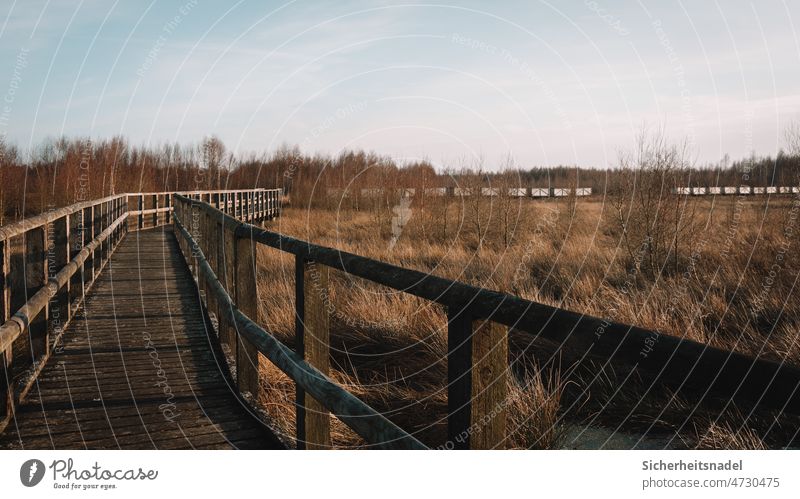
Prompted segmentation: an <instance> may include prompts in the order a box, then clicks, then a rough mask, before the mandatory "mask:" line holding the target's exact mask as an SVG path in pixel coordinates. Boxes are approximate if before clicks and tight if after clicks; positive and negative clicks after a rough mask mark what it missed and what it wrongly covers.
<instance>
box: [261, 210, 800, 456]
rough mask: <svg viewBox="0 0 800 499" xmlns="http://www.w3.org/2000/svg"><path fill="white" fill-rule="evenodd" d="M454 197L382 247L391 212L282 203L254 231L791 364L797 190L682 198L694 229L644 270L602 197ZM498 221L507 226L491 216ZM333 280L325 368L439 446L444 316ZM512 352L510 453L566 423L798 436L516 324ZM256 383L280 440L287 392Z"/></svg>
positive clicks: (284, 334)
mask: <svg viewBox="0 0 800 499" xmlns="http://www.w3.org/2000/svg"><path fill="white" fill-rule="evenodd" d="M469 202H470V201H469V200H467V201H465V202H464V203H460V202H457V201H454V202H451V203H449V204H447V205H445V204H444V203H442V201H440V200H435V201H431V200H428V202H427V205H426V206H424V207H423V206H420V205H419V204H420V203H419V202H417V201H415V203H416V204H414V205H412V213H411V218H410V221H409V222H408V224H407V225H405V226H404V227H403V228H402V233H401V234H399V237H398V238H397V240H396V244H395V245H394V246H393V247H391V240H392V214H393V213H394V212H393V211H392V207H387V209H386V210H385V211H381V212H376V211H374V210H372V211H360V212H357V211H338V212H337V211H328V210H300V209H296V208H295V209H287V210H286V211H285V212H284V213H283V216H282V217H280V218H279V219H277V220H276V221H274V222H272V223H271V224H270V227H269V228H270V229H271V230H275V231H277V232H281V233H284V234H288V235H292V236H295V237H298V238H300V239H304V240H308V241H311V242H314V243H317V244H322V245H325V246H331V247H335V248H339V249H342V250H345V251H349V252H352V253H356V254H360V255H364V256H368V257H372V258H376V259H379V260H383V261H387V262H390V263H394V264H397V265H401V266H404V267H408V268H414V269H418V270H422V271H427V272H432V273H435V274H437V275H439V276H443V277H447V278H450V279H455V280H459V281H463V282H467V283H470V284H473V285H477V286H482V287H486V288H491V289H496V290H500V291H504V292H508V293H511V294H515V295H518V296H521V297H523V298H526V299H529V300H533V301H537V302H541V303H545V304H548V305H553V306H557V307H561V308H566V309H570V310H575V311H579V312H583V313H586V314H590V315H594V316H599V317H604V318H607V319H610V320H613V321H617V322H622V323H628V324H635V325H638V326H642V327H646V328H650V329H657V330H660V331H662V332H665V333H668V334H674V335H678V336H683V337H686V338H689V339H692V340H695V341H699V342H701V343H707V344H709V345H713V346H716V347H720V348H725V349H731V350H737V351H740V352H743V353H746V354H749V355H755V356H760V357H764V358H768V359H772V360H779V361H780V360H787V361H789V362H791V363H795V364H800V344H799V343H800V342H798V331H799V330H800V300H797V299H796V293H795V292H794V290H793V287H794V281H795V279H796V276H797V275H798V273H800V262H798V258H797V255H798V251H797V245H798V240H797V234H798V230H799V229H800V227H798V220H797V214H798V212H797V207H798V205H799V204H798V203H800V201H798V200H797V199H787V198H784V199H778V200H776V199H774V198H773V199H772V200H770V201H769V203H766V202H765V201H764V200H757V199H755V198H751V199H741V198H724V199H717V200H716V201H713V202H712V201H711V200H710V199H698V200H692V201H691V203H692V209H691V216H693V217H695V218H696V220H694V222H695V225H696V226H697V227H698V229H697V230H696V232H694V233H693V234H691V236H690V237H687V238H686V239H685V240H681V241H680V245H681V247H682V248H686V249H685V250H684V251H683V252H682V253H681V254H680V255H679V258H678V261H677V262H676V261H675V259H674V258H671V257H670V258H668V259H667V260H666V261H665V262H664V263H663V268H662V269H660V271H659V272H656V273H652V274H646V273H644V272H640V271H638V270H637V268H636V266H635V260H631V258H630V255H629V254H628V253H627V252H626V251H624V250H623V248H622V246H621V244H620V240H621V236H620V232H619V230H618V228H616V227H615V226H614V224H613V221H611V220H610V219H609V218H610V216H609V207H608V205H607V204H606V203H604V202H603V200H602V199H600V198H592V199H587V200H579V201H578V202H577V203H574V202H571V201H570V200H547V201H532V200H522V201H519V202H518V201H513V202H512V203H510V204H507V205H501V204H500V203H499V202H498V203H494V202H492V200H489V201H482V202H484V203H486V204H485V205H484V206H481V207H480V210H475V209H472V208H475V207H471V206H469ZM476 213H479V215H475V214H476ZM687 213H689V211H687ZM509 215H510V219H511V220H512V221H513V223H511V224H504V223H501V222H500V220H502V219H503V218H505V219H509ZM478 218H480V219H478ZM260 251H261V253H260V264H261V267H260V272H261V273H260V276H259V279H260V282H261V289H262V290H263V292H262V296H261V302H260V304H261V310H260V314H261V317H260V319H261V321H262V323H263V324H265V325H266V326H267V328H268V329H269V330H270V331H272V332H273V333H275V334H276V335H277V336H278V337H279V338H280V339H281V340H282V341H285V342H286V343H287V344H290V345H291V344H292V342H293V336H294V316H293V305H294V304H293V301H294V300H293V293H294V271H293V259H292V257H291V256H290V255H285V254H282V253H280V252H278V251H276V250H272V249H269V248H262V249H261V250H260ZM331 277H332V283H333V285H332V286H331V287H332V291H331V301H332V303H333V305H334V312H333V316H332V320H331V352H332V366H333V372H332V377H333V378H334V379H335V380H336V381H338V382H340V383H342V384H343V385H345V386H346V387H347V388H348V389H349V390H351V391H353V392H354V393H355V394H356V395H358V396H359V397H360V398H362V399H363V400H364V401H365V402H366V403H368V404H370V405H371V406H373V407H375V408H376V409H377V410H379V411H381V412H383V413H386V414H387V417H389V418H390V419H392V420H393V421H394V422H396V423H397V424H399V425H400V426H401V427H402V428H404V429H406V430H407V431H411V432H415V434H416V435H417V436H418V437H419V438H420V439H421V440H423V441H424V442H425V443H427V444H429V445H431V446H438V445H441V444H442V443H443V441H444V439H445V438H446V437H445V435H446V421H445V418H446V389H445V385H446V378H447V375H446V361H445V353H446V319H445V316H444V314H443V311H442V310H441V309H440V308H439V307H437V306H435V305H431V304H430V303H427V302H424V301H422V300H419V299H417V298H415V297H412V296H409V295H405V294H402V293H398V292H394V291H392V290H388V289H384V288H380V287H379V286H376V285H373V284H371V283H368V282H364V281H362V280H360V279H356V278H352V277H350V276H347V275H343V274H341V273H339V272H332V276H331ZM510 350H511V369H512V371H513V372H514V377H513V378H514V380H513V381H512V382H511V384H510V394H511V395H510V401H511V403H510V405H509V410H508V422H507V424H508V427H509V429H510V430H511V432H510V436H509V442H508V446H509V447H516V448H554V447H558V446H559V445H560V436H561V435H562V433H563V428H564V425H565V424H566V423H567V422H570V423H576V422H577V423H578V424H592V425H603V426H606V427H610V428H612V429H619V430H620V431H628V432H632V433H636V434H643V433H652V434H656V433H662V434H663V433H668V434H670V433H671V434H676V435H677V436H676V438H675V439H674V442H675V444H676V445H679V446H683V445H686V446H700V447H713V446H723V447H724V446H726V445H730V446H736V447H740V446H743V447H748V448H758V447H760V446H782V445H787V444H788V443H789V442H791V441H792V439H794V438H795V435H794V434H793V433H794V430H792V428H793V427H794V428H795V429H796V428H797V421H795V420H789V421H787V420H785V419H784V418H783V417H782V416H780V415H770V414H766V415H765V414H763V413H760V412H759V413H758V414H756V413H753V414H750V413H749V411H747V414H748V418H745V420H746V421H747V425H745V426H744V427H745V428H748V429H747V430H741V431H735V430H732V429H731V428H739V427H740V426H742V425H741V424H738V423H736V421H738V422H739V423H741V421H740V419H741V417H740V415H739V413H738V412H737V414H736V415H734V414H733V412H732V409H730V408H728V407H724V406H723V407H714V406H709V407H706V406H704V407H695V406H694V405H693V404H690V403H688V402H687V401H685V400H681V399H680V398H678V397H672V396H671V394H669V393H667V392H665V390H663V389H661V390H656V389H653V390H648V388H649V387H646V386H639V385H638V384H637V381H636V379H634V377H631V378H628V375H629V374H630V372H629V371H627V370H626V369H625V368H623V367H613V368H612V367H610V366H603V365H601V364H600V363H598V362H596V361H591V360H584V361H580V359H579V358H577V357H576V356H574V355H571V354H570V352H569V351H567V350H565V349H559V348H558V346H557V345H549V344H547V342H544V341H538V340H537V341H534V338H533V337H532V336H531V335H528V334H526V333H521V332H516V331H512V334H511V338H510ZM263 375H264V380H265V382H264V386H265V394H264V403H265V404H266V408H267V410H268V412H269V413H270V414H271V415H272V417H273V418H274V420H275V422H276V424H277V425H278V426H279V427H280V428H282V429H284V431H285V432H286V433H287V434H289V435H292V434H293V430H294V428H293V426H294V419H293V418H294V416H293V398H294V386H293V384H292V383H291V382H290V380H288V379H286V378H285V376H283V375H281V374H280V373H279V372H278V371H277V369H275V368H270V367H267V368H265V371H264V372H263ZM620 386H622V388H623V389H619V388H620ZM333 429H334V432H333V433H334V434H333V440H334V444H335V446H337V447H351V446H359V445H362V444H363V442H361V441H360V440H359V439H358V437H357V436H355V435H354V434H353V433H352V432H350V431H349V430H348V429H347V428H346V427H344V425H342V424H341V423H339V422H338V421H337V422H335V423H334V426H333ZM745 431H746V433H743V432H745ZM726 435H727V436H726ZM762 437H763V438H764V440H763V441H762Z"/></svg>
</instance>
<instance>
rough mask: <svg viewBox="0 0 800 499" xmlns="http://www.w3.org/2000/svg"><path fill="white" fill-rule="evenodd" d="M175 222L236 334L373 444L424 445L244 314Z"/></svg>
mask: <svg viewBox="0 0 800 499" xmlns="http://www.w3.org/2000/svg"><path fill="white" fill-rule="evenodd" d="M184 199H186V198H184ZM175 226H176V229H177V231H178V232H179V234H180V235H181V236H182V237H183V238H184V240H185V241H186V242H187V244H188V245H189V246H190V247H191V248H193V250H192V253H191V257H192V258H193V259H194V260H196V265H197V268H198V269H199V275H198V277H199V278H202V279H203V281H204V282H205V285H206V291H207V292H208V291H211V293H212V294H213V295H214V299H215V300H216V302H217V305H218V307H219V311H220V313H222V314H224V315H225V316H226V317H225V318H226V319H227V320H229V321H230V323H232V324H235V326H236V330H237V333H238V334H240V335H242V336H244V337H245V338H246V339H247V340H248V341H249V342H250V343H252V344H253V345H254V346H255V347H256V348H257V349H258V351H259V352H261V353H262V354H264V356H266V357H267V358H268V359H269V360H270V361H271V362H272V363H273V364H275V365H276V366H277V367H278V368H279V369H280V370H281V371H283V372H284V373H285V374H286V375H287V376H289V377H290V378H291V379H292V380H293V381H294V382H295V383H297V385H298V386H300V387H302V388H303V390H305V391H307V392H309V393H310V394H311V395H313V396H314V398H315V399H316V400H318V401H319V402H320V403H322V405H323V406H325V407H326V408H327V409H328V410H330V411H331V412H332V413H333V414H334V416H336V417H337V418H339V419H341V420H342V421H343V422H344V423H345V424H346V425H347V426H349V427H350V428H351V429H353V431H355V432H356V433H357V434H358V435H360V436H361V437H363V438H364V439H365V440H366V441H367V442H368V443H370V444H372V446H374V447H377V448H387V449H425V448H426V447H425V446H424V445H423V444H422V443H421V442H420V441H419V440H417V439H416V438H414V437H413V436H411V435H409V434H408V433H406V432H405V431H403V430H401V429H400V428H399V427H398V426H397V425H395V424H394V423H392V422H391V421H389V420H388V419H386V417H384V416H383V415H382V414H380V413H379V412H377V411H375V409H373V408H371V407H370V406H368V405H367V404H365V403H364V402H362V401H361V400H359V399H358V398H357V397H356V396H355V395H353V394H351V393H350V392H348V391H347V390H345V389H344V388H342V387H340V386H339V385H337V384H336V383H335V382H334V381H332V380H331V379H330V378H328V377H327V376H326V375H325V374H323V373H322V372H320V371H319V370H318V369H316V368H315V367H314V366H312V365H310V364H309V363H308V362H306V361H305V360H304V359H303V358H302V357H300V356H299V355H297V354H296V353H295V352H293V351H292V350H291V349H290V348H289V347H287V346H286V345H284V344H283V343H281V342H280V341H278V340H277V339H276V338H275V337H274V336H272V335H271V334H270V333H268V332H267V331H266V330H264V329H263V328H262V327H261V326H259V325H258V324H256V323H255V322H254V321H253V320H252V319H251V318H250V317H248V316H247V315H245V314H243V313H242V312H241V311H240V310H239V309H238V308H237V307H236V305H235V304H234V302H233V300H232V299H231V297H230V295H229V294H228V292H227V290H226V289H225V288H224V286H223V285H222V284H221V283H220V280H219V278H218V277H217V274H216V273H215V272H214V270H213V269H212V268H211V266H210V265H209V263H208V260H207V259H206V257H205V255H204V254H203V251H202V249H200V248H199V247H198V245H197V242H196V241H195V239H194V238H193V237H192V235H191V234H189V232H188V231H187V230H186V228H185V227H184V225H183V223H181V221H180V218H179V217H175Z"/></svg>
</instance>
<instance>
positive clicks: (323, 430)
mask: <svg viewBox="0 0 800 499" xmlns="http://www.w3.org/2000/svg"><path fill="white" fill-rule="evenodd" d="M295 261H296V263H295V265H296V272H295V280H296V292H295V302H296V308H297V311H296V314H297V323H296V326H295V336H296V338H295V342H296V345H297V353H299V354H300V355H301V357H302V358H303V359H305V360H306V362H308V363H309V364H311V365H312V366H314V367H316V368H317V369H318V370H319V371H320V372H321V373H322V374H325V375H328V373H329V371H330V324H329V322H330V318H329V314H328V308H327V305H326V304H327V300H328V299H329V296H328V278H329V276H328V274H329V271H328V267H325V266H324V265H318V264H316V263H315V262H312V261H308V260H305V259H303V258H302V257H299V256H298V257H296V260H295ZM330 425H331V423H330V415H329V414H328V410H327V409H326V408H325V406H323V405H322V404H321V403H320V402H319V401H317V400H315V399H314V397H312V396H310V395H309V394H308V393H306V392H305V391H304V390H303V389H302V388H298V389H297V447H298V448H305V449H329V448H330V447H331V434H330V433H331V428H330Z"/></svg>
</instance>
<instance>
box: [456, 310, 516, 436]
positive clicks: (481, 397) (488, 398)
mask: <svg viewBox="0 0 800 499" xmlns="http://www.w3.org/2000/svg"><path fill="white" fill-rule="evenodd" d="M507 377H508V334H507V330H506V328H505V327H504V326H502V325H500V324H497V323H494V322H491V321H485V320H475V319H473V317H472V316H471V315H470V313H469V311H468V310H465V309H462V308H458V307H456V308H453V309H451V310H448V334H447V383H448V385H447V408H448V411H447V412H448V418H447V436H448V442H447V447H448V448H454V449H500V448H503V446H504V445H505V438H506V408H507V407H506V406H507V404H508V402H507V397H508V393H507V390H508V389H507Z"/></svg>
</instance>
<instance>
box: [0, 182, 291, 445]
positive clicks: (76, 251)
mask: <svg viewBox="0 0 800 499" xmlns="http://www.w3.org/2000/svg"><path fill="white" fill-rule="evenodd" d="M174 194H175V193H174V192H159V193H136V194H119V195H115V196H110V197H107V198H103V199H98V200H94V201H88V202H83V203H77V204H74V205H71V206H68V207H65V208H59V209H55V210H51V211H48V212H46V213H43V214H42V215H39V216H35V217H31V218H28V219H25V220H22V221H21V222H18V223H15V224H11V225H8V226H5V227H0V265H1V267H2V273H1V274H0V296H1V299H0V354H2V373H0V431H2V430H3V429H4V428H5V426H6V425H7V424H8V422H9V421H10V420H11V418H13V414H14V410H15V407H16V406H17V405H18V403H19V401H20V400H22V399H23V398H24V397H25V395H26V394H27V393H28V391H29V390H30V388H31V386H33V383H34V382H35V381H36V377H37V376H38V374H39V372H40V371H41V369H42V367H43V366H44V364H45V362H47V360H48V358H49V357H50V355H51V354H52V352H53V351H55V350H56V349H58V348H59V346H60V342H61V336H62V334H63V331H64V328H65V327H66V326H67V324H69V322H70V320H71V319H72V316H73V314H74V312H75V310H76V308H77V307H78V306H79V305H80V303H81V302H82V301H83V298H84V296H85V293H86V291H87V290H88V289H89V288H90V287H91V285H92V284H93V283H94V281H95V279H96V277H97V276H98V274H99V273H100V271H101V270H102V268H103V266H104V265H105V264H106V262H107V261H108V259H109V257H110V256H111V253H112V252H113V251H114V249H115V248H116V247H117V245H118V244H119V242H120V240H121V239H122V237H123V236H124V235H125V233H126V232H127V231H128V230H137V229H142V228H145V227H152V226H157V225H162V224H166V223H169V222H170V221H171V211H172V207H171V205H170V204H171V200H172V197H173V195H174ZM182 194H185V195H189V196H193V197H195V198H198V199H204V200H206V201H210V202H218V203H219V202H221V201H220V200H222V202H225V203H228V205H229V206H236V207H238V208H237V210H238V212H237V213H239V214H240V216H243V217H245V218H246V219H247V220H250V221H255V220H261V219H265V218H271V217H273V216H275V215H277V214H278V212H279V210H280V206H279V199H280V190H279V189H274V190H264V189H255V190H239V191H193V192H185V193H182ZM148 203H149V204H148ZM132 220H136V221H135V222H133V221H132Z"/></svg>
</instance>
